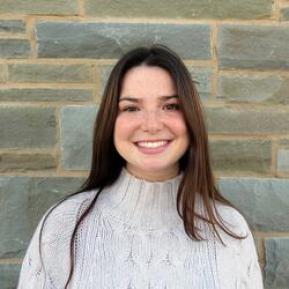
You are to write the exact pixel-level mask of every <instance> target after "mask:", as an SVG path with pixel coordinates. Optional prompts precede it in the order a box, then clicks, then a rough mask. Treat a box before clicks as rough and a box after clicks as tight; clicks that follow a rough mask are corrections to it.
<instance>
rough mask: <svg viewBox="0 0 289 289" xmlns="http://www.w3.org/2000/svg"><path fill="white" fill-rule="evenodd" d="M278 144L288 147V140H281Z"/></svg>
mask: <svg viewBox="0 0 289 289" xmlns="http://www.w3.org/2000/svg"><path fill="white" fill-rule="evenodd" d="M279 144H280V145H285V146H289V139H287V138H282V139H281V140H280V141H279ZM288 148H289V147H288Z"/></svg>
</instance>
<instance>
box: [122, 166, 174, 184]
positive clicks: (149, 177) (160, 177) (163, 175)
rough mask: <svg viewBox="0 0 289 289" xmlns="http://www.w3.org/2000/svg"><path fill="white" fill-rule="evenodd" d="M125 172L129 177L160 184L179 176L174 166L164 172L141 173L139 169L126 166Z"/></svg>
mask: <svg viewBox="0 0 289 289" xmlns="http://www.w3.org/2000/svg"><path fill="white" fill-rule="evenodd" d="M126 170H127V172H128V173H130V174H131V175H133V176H135V177H136V178H139V179H143V180H146V181H151V182H162V181H166V180H169V179H172V178H174V177H176V176H177V175H179V166H178V164H176V165H175V166H173V167H170V168H168V169H166V170H157V171H147V170H146V171H143V170H141V169H139V168H136V167H133V166H132V165H130V164H127V166H126Z"/></svg>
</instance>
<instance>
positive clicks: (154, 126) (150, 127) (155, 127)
mask: <svg viewBox="0 0 289 289" xmlns="http://www.w3.org/2000/svg"><path fill="white" fill-rule="evenodd" d="M162 128H163V122H162V118H161V115H160V112H159V111H156V110H155V111H147V112H145V113H144V116H143V119H142V129H143V130H144V131H148V132H150V133H155V132H158V131H159V130H161V129H162Z"/></svg>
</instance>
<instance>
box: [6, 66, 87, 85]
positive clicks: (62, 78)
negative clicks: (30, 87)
mask: <svg viewBox="0 0 289 289" xmlns="http://www.w3.org/2000/svg"><path fill="white" fill-rule="evenodd" d="M91 66H92V65H84V64H80V65H77V64H74V65H51V64H18V63H17V64H10V65H8V73H9V80H10V81H13V82H69V83H87V82H91V81H92V77H91V71H90V70H91Z"/></svg>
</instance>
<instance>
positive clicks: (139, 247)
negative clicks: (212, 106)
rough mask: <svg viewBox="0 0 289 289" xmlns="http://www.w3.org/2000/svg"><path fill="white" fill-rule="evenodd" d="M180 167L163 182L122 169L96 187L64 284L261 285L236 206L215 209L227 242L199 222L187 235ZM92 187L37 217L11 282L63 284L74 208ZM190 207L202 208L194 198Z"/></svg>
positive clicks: (237, 288) (26, 288)
mask: <svg viewBox="0 0 289 289" xmlns="http://www.w3.org/2000/svg"><path fill="white" fill-rule="evenodd" d="M181 177H182V174H180V175H178V176H176V177H174V178H172V179H168V180H166V181H163V182H150V181H147V180H142V179H139V178H136V177H134V176H133V175H131V174H130V173H129V172H128V171H127V170H126V169H125V168H123V169H122V172H121V174H120V176H119V178H118V179H117V181H116V182H115V183H114V184H113V185H111V186H108V187H106V188H105V189H104V190H103V191H102V192H101V194H100V196H99V198H98V200H97V202H96V205H95V207H94V208H93V210H92V211H91V213H90V214H89V215H88V216H87V217H86V218H85V219H84V221H83V222H82V223H81V225H80V227H79V230H78V232H77V235H76V241H75V268H74V273H73V278H72V280H71V282H70V285H69V288H70V289H189V288H192V289H263V280H262V275H261V271H260V266H259V263H258V259H257V253H256V248H255V245H254V240H253V237H252V234H251V231H250V229H249V227H248V224H247V222H246V221H245V219H244V218H243V216H242V215H241V214H240V213H238V212H237V211H236V210H235V209H233V208H231V207H228V206H225V205H221V204H219V203H217V209H218V211H219V213H220V215H221V216H222V218H223V219H224V221H226V222H227V223H228V226H229V228H231V229H232V230H233V231H234V232H235V233H237V234H240V235H246V234H247V235H248V237H247V238H246V239H243V240H238V239H235V238H232V237H230V236H229V235H227V234H225V233H224V232H223V231H222V230H219V232H220V234H221V237H222V239H223V241H224V242H225V243H226V245H227V246H226V247H225V246H224V245H222V243H221V242H220V241H219V240H218V239H217V238H216V237H215V234H214V233H213V232H212V230H210V229H209V226H208V225H207V224H205V223H204V222H201V221H199V222H198V224H197V226H198V227H199V228H200V229H201V230H202V235H203V236H204V237H205V238H206V239H207V240H206V241H194V240H192V239H190V238H189V237H188V236H187V235H186V233H185V231H184V227H183V221H182V219H181V218H180V217H179V215H178V213H177V210H176V196H177V189H178V185H179V183H180V180H181ZM96 192H97V191H96V190H92V191H87V192H84V193H81V194H78V195H75V196H73V197H71V198H69V199H68V200H66V201H64V202H63V203H62V204H60V205H59V206H57V207H56V209H54V210H53V211H52V213H51V214H50V215H49V217H48V218H47V221H46V222H45V226H44V229H43V243H42V251H43V263H44V269H45V270H43V268H42V266H41V262H40V257H39V250H38V246H39V242H38V238H39V229H40V226H41V224H42V221H43V218H42V220H41V221H40V223H39V225H38V227H37V229H36V231H35V233H34V235H33V238H32V239H31V242H30V244H29V247H28V250H27V252H26V255H25V258H24V260H23V264H22V269H21V273H20V278H19V282H18V287H17V288H18V289H32V288H33V289H63V288H64V284H65V282H66V280H67V277H68V272H69V264H70V263H69V262H70V255H69V240H70V236H71V234H72V231H73V228H74V226H75V223H76V220H77V218H78V217H79V214H80V213H81V212H82V211H83V210H84V209H85V208H86V206H87V205H88V204H89V203H90V201H91V200H92V198H93V196H94V195H95V193H96ZM197 200H198V201H197V207H196V210H198V212H200V213H204V207H203V205H202V202H201V199H200V198H198V199H197Z"/></svg>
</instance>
